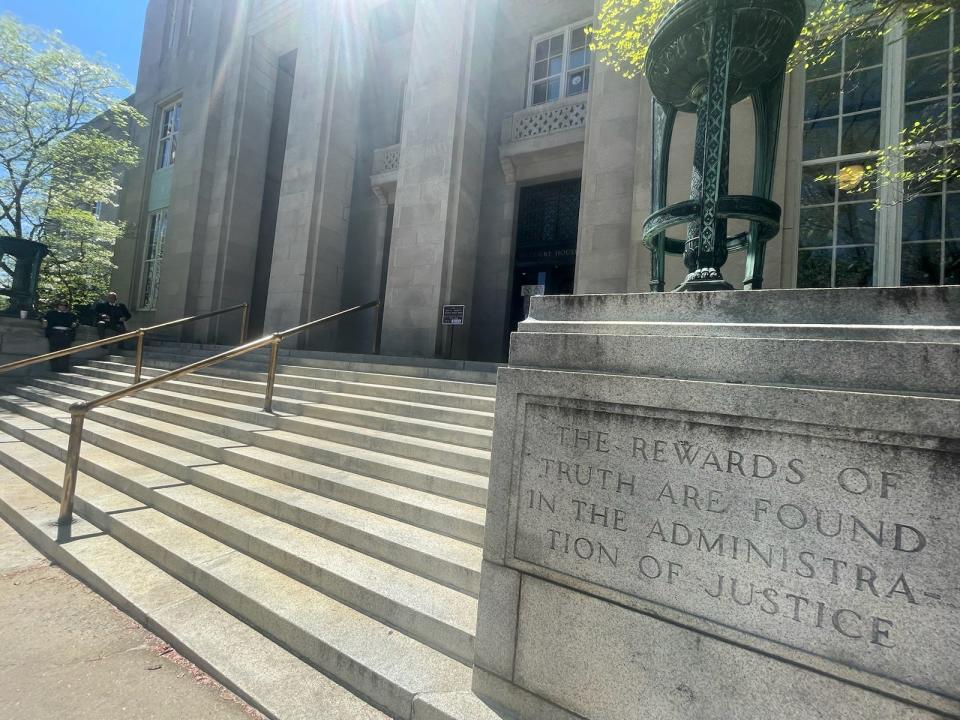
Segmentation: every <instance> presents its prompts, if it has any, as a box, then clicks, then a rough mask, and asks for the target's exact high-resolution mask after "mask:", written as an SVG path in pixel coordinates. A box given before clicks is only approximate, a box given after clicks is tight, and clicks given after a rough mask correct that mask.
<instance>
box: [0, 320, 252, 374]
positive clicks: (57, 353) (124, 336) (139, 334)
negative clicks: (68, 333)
mask: <svg viewBox="0 0 960 720" xmlns="http://www.w3.org/2000/svg"><path fill="white" fill-rule="evenodd" d="M234 310H243V316H242V318H241V320H240V342H241V343H243V342H244V341H245V340H246V339H247V317H248V314H249V312H250V306H249V304H248V303H240V304H239V305H231V306H230V307H228V308H221V309H219V310H212V311H210V312H207V313H201V314H200V315H191V316H190V317H183V318H180V319H178V320H168V321H167V322H162V323H159V324H158V325H149V326H148V327H145V328H140V329H138V330H130V331H129V332H125V333H121V334H119V335H111V336H110V337H108V338H103V339H101V340H91V341H90V342H88V343H83V344H82V345H73V346H72V347H68V348H64V349H63V350H54V351H53V352H48V353H44V354H43V355H34V356H33V357H28V358H24V359H23V360H15V361H14V362H12V363H7V364H6V365H0V374H2V373H5V372H7V371H9V370H16V369H17V368H22V367H27V366H28V365H34V364H35V363H40V362H45V361H47V360H54V359H56V358H60V357H66V356H67V355H73V354H74V353H78V352H83V351H84V350H92V349H93V348H98V347H101V346H103V345H113V344H114V343H120V342H123V341H124V340H129V339H130V338H134V337H135V338H136V339H137V360H136V366H135V368H134V371H133V382H134V383H138V382H140V375H141V373H142V371H143V339H144V336H145V335H146V334H147V333H148V332H153V331H154V330H160V329H161V328H169V327H174V326H176V325H183V324H184V323H188V322H194V321H196V320H206V319H207V318H211V317H215V316H217V315H223V314H224V313H228V312H233V311H234Z"/></svg>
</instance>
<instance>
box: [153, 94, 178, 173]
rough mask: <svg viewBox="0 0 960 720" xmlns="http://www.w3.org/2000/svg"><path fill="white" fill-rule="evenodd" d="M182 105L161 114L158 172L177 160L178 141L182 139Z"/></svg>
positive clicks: (176, 104)
mask: <svg viewBox="0 0 960 720" xmlns="http://www.w3.org/2000/svg"><path fill="white" fill-rule="evenodd" d="M180 111H181V103H179V102H176V103H173V104H172V105H168V106H167V107H165V108H164V109H163V110H162V111H161V113H160V142H159V145H158V146H157V170H160V169H162V168H165V167H168V166H170V165H173V164H174V163H175V162H176V160H177V141H178V140H179V139H180Z"/></svg>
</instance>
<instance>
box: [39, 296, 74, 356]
mask: <svg viewBox="0 0 960 720" xmlns="http://www.w3.org/2000/svg"><path fill="white" fill-rule="evenodd" d="M42 322H43V328H44V333H45V334H46V336H47V342H48V343H49V345H50V352H54V351H56V350H63V349H65V348H68V347H70V344H71V343H72V342H73V339H74V337H75V336H76V332H77V325H78V324H79V323H80V319H79V318H78V317H77V316H76V315H75V314H74V313H72V312H71V311H70V303H68V302H67V301H66V300H57V302H56V305H55V306H54V309H53V310H49V311H48V312H47V314H46V315H44V316H43V321H42ZM50 369H51V370H53V371H54V372H70V356H69V355H65V356H64V357H58V358H53V359H52V360H51V361H50Z"/></svg>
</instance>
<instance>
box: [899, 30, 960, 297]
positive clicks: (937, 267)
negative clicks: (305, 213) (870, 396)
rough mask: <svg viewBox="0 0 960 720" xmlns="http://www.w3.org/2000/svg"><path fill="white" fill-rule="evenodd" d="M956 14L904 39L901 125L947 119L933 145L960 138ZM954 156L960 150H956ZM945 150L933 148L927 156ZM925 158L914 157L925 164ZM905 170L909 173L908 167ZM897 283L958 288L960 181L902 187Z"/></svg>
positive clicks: (959, 56) (959, 39)
mask: <svg viewBox="0 0 960 720" xmlns="http://www.w3.org/2000/svg"><path fill="white" fill-rule="evenodd" d="M958 44H960V13H957V12H954V17H953V22H952V23H951V22H950V18H949V17H943V18H941V19H940V20H938V21H937V22H935V23H932V24H930V25H928V26H927V27H925V28H923V29H922V30H920V31H918V32H915V33H911V34H908V35H907V43H906V45H907V47H906V54H907V61H906V70H905V83H904V89H903V103H904V124H905V126H906V127H910V126H912V125H914V123H924V122H926V121H928V120H929V119H941V118H946V119H947V120H949V121H950V122H948V123H947V127H945V128H944V129H943V132H941V133H939V135H938V137H936V138H935V141H948V140H951V139H952V140H960V47H958ZM950 151H952V152H960V147H956V146H954V147H953V148H951V150H950ZM942 152H947V150H945V149H943V148H942V147H936V146H935V145H934V146H932V147H930V148H929V149H928V153H942ZM926 158H929V155H925V156H921V157H919V158H916V159H913V160H912V161H911V162H923V161H924V160H925V159H926ZM907 169H910V168H909V166H908V168H907ZM904 194H905V200H906V202H905V203H904V205H903V212H902V217H901V225H900V227H901V238H902V245H901V246H900V284H901V285H939V284H949V285H956V284H960V183H958V182H953V183H947V182H933V181H931V182H914V183H910V184H908V185H907V186H906V187H905V188H904Z"/></svg>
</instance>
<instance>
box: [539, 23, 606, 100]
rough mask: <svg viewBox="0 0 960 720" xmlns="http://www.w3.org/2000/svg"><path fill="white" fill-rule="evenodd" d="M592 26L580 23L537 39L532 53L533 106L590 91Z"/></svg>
mask: <svg viewBox="0 0 960 720" xmlns="http://www.w3.org/2000/svg"><path fill="white" fill-rule="evenodd" d="M589 26H590V23H579V24H576V25H571V26H568V27H566V28H562V29H560V30H557V31H556V32H553V33H550V34H549V35H543V36H540V37H537V38H534V40H533V47H532V48H531V53H530V88H529V93H528V103H529V104H530V105H540V104H542V103H546V102H551V101H553V100H559V99H560V98H562V97H573V96H576V95H582V94H583V93H585V92H587V89H588V88H589V86H590V60H591V53H590V48H589V47H588V42H587V33H586V29H587V28H588V27H589Z"/></svg>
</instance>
